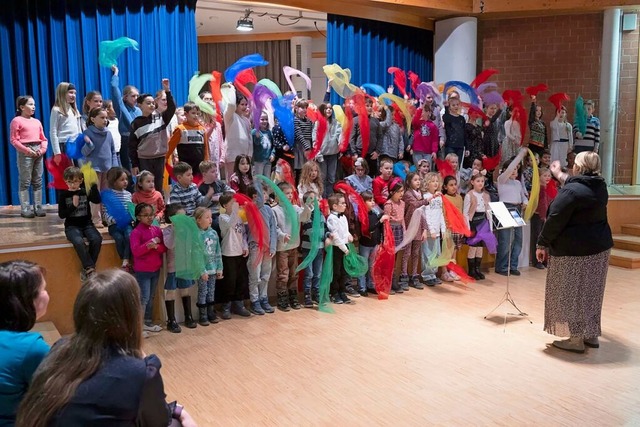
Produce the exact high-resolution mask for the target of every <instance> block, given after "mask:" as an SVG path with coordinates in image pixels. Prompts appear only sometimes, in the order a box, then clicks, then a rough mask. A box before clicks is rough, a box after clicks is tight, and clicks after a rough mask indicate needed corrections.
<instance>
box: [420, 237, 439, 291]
mask: <svg viewBox="0 0 640 427" xmlns="http://www.w3.org/2000/svg"><path fill="white" fill-rule="evenodd" d="M432 256H440V237H427V240H425V241H424V242H422V278H423V279H424V280H433V279H435V278H436V272H437V271H438V267H431V266H430V265H429V258H430V257H432Z"/></svg>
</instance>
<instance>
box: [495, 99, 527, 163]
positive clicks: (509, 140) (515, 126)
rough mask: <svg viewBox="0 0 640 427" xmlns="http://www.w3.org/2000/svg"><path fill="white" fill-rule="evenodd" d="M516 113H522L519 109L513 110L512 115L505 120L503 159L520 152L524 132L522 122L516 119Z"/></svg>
mask: <svg viewBox="0 0 640 427" xmlns="http://www.w3.org/2000/svg"><path fill="white" fill-rule="evenodd" d="M516 114H520V113H519V112H518V111H517V110H515V111H512V116H511V118H509V120H507V121H505V122H504V134H505V136H504V140H503V141H502V156H501V157H502V159H510V158H512V157H513V156H515V155H516V154H517V153H518V148H519V147H520V142H521V141H522V132H524V131H525V129H520V123H519V122H518V120H516Z"/></svg>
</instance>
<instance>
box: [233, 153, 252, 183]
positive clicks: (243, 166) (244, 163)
mask: <svg viewBox="0 0 640 427" xmlns="http://www.w3.org/2000/svg"><path fill="white" fill-rule="evenodd" d="M233 171H234V172H235V173H236V175H238V176H241V175H248V176H249V178H251V157H249V156H247V155H246V154H240V155H238V156H236V161H235V163H234V165H233Z"/></svg>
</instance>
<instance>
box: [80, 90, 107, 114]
mask: <svg viewBox="0 0 640 427" xmlns="http://www.w3.org/2000/svg"><path fill="white" fill-rule="evenodd" d="M94 108H103V101H102V94H101V93H100V92H98V91H97V90H92V91H91V92H89V93H87V96H85V97H84V101H83V102H82V113H83V114H85V115H88V114H89V112H90V111H91V110H93V109H94Z"/></svg>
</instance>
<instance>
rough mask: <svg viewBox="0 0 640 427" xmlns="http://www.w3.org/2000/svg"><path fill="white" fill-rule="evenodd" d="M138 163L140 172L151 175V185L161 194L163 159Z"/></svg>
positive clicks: (142, 160) (145, 160)
mask: <svg viewBox="0 0 640 427" xmlns="http://www.w3.org/2000/svg"><path fill="white" fill-rule="evenodd" d="M138 161H139V162H140V168H139V169H140V171H143V170H147V171H149V172H151V173H152V174H153V185H155V187H156V190H158V191H160V192H162V188H163V181H164V165H165V158H164V156H163V157H156V158H155V159H139V160H138ZM197 172H198V171H197V170H194V171H193V173H194V174H196V173H197Z"/></svg>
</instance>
